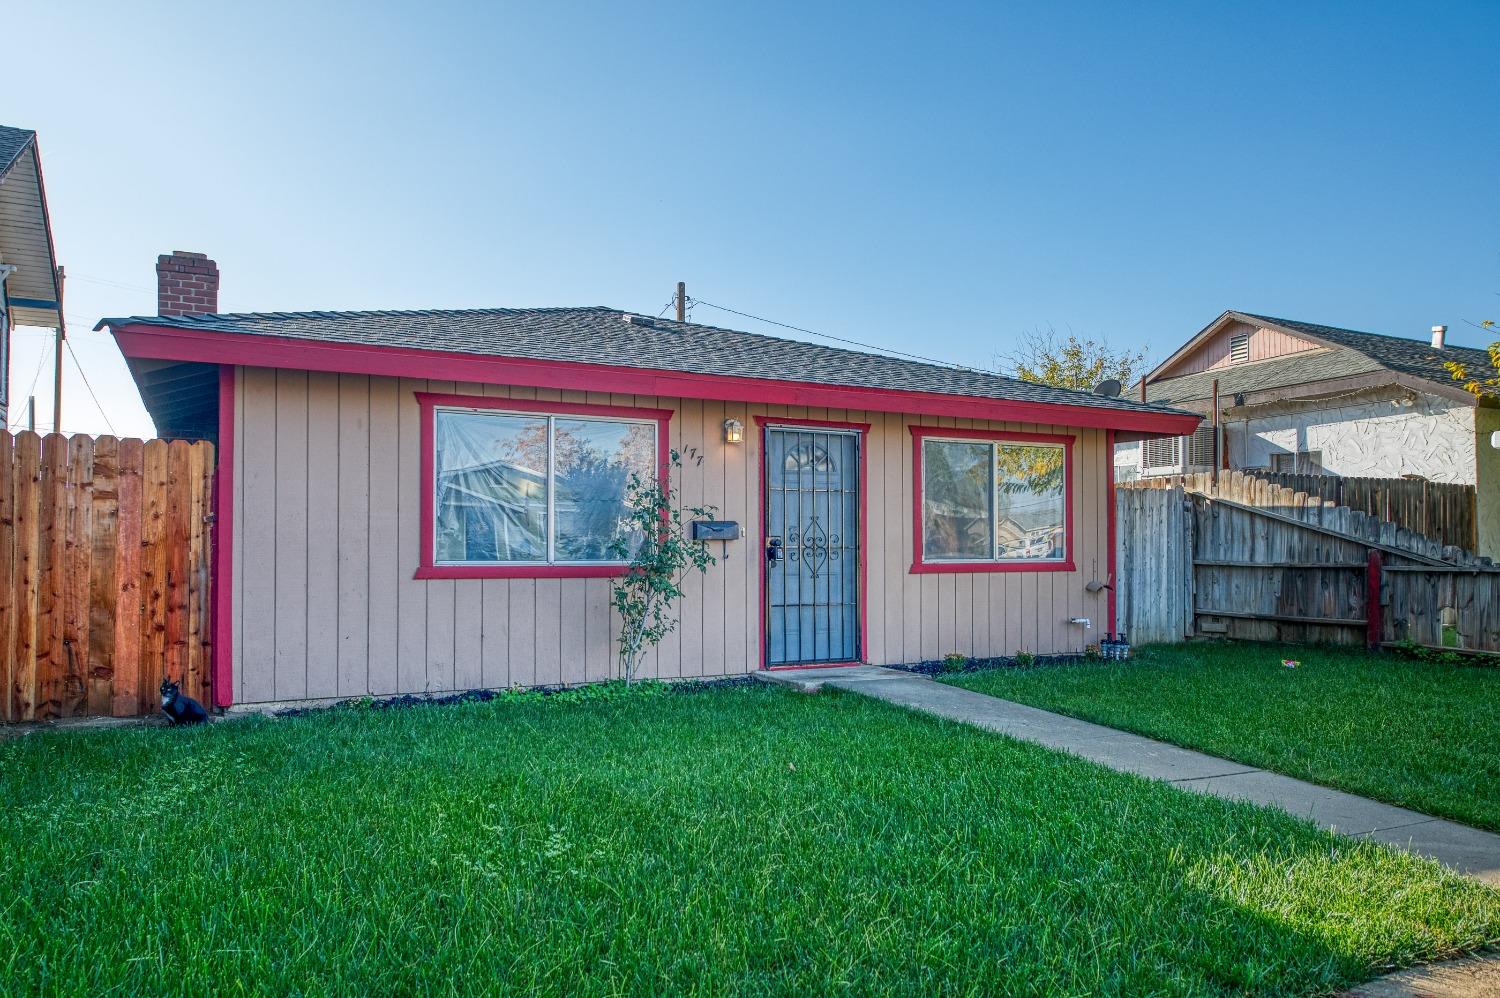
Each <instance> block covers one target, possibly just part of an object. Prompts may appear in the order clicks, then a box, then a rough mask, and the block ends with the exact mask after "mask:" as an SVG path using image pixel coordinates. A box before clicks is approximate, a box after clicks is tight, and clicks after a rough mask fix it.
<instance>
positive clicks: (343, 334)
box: [99, 307, 1196, 433]
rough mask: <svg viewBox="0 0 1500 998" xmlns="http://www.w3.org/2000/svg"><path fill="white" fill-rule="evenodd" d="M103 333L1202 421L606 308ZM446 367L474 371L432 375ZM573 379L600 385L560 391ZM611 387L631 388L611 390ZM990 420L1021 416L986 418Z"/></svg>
mask: <svg viewBox="0 0 1500 998" xmlns="http://www.w3.org/2000/svg"><path fill="white" fill-rule="evenodd" d="M99 325H100V326H101V327H102V326H108V327H110V329H111V330H112V332H113V333H114V334H115V337H116V340H117V341H118V342H120V344H121V348H122V350H123V352H124V353H125V354H126V356H127V357H133V358H160V359H175V360H197V361H205V362H217V363H241V364H246V365H251V366H256V365H260V366H285V367H296V366H300V365H313V364H316V365H317V366H315V367H310V368H309V369H315V370H348V371H364V372H365V373H386V371H387V368H385V367H382V366H381V365H383V364H389V363H392V362H396V361H399V362H400V363H401V365H402V367H401V369H400V373H402V374H405V375H407V376H412V377H442V378H454V379H455V380H481V379H480V378H479V377H477V375H479V374H486V373H488V374H489V375H490V376H492V377H495V378H499V377H504V378H510V379H514V378H528V379H532V380H531V381H530V382H528V381H514V382H512V383H519V384H526V383H534V384H536V385H537V386H538V387H542V386H543V380H544V379H550V381H548V383H547V384H546V386H547V387H580V386H581V387H587V388H592V389H593V390H598V391H610V390H614V391H622V392H623V391H630V390H635V391H637V392H638V393H640V394H647V395H651V394H656V395H663V396H670V395H677V394H682V393H684V392H685V391H691V392H693V393H695V394H694V395H692V396H691V397H698V398H725V399H733V398H736V397H743V398H744V399H745V400H747V401H757V400H759V401H771V400H773V399H772V398H771V396H772V395H777V394H780V395H786V396H788V397H789V398H790V397H791V396H794V395H795V396H797V397H798V398H799V399H801V400H800V401H798V402H796V403H795V404H802V405H821V406H828V407H835V408H871V409H874V408H882V407H883V408H884V409H885V410H886V411H910V412H924V411H932V412H943V413H944V414H948V415H972V416H974V417H975V418H1012V419H1019V420H1030V421H1035V422H1049V421H1051V422H1059V423H1073V424H1075V425H1092V426H1111V427H1120V428H1125V429H1131V430H1136V431H1140V432H1143V433H1152V432H1172V431H1173V429H1174V428H1176V427H1180V426H1181V425H1182V424H1183V423H1184V422H1185V421H1193V420H1195V419H1196V417H1193V416H1190V415H1188V414H1184V413H1181V412H1178V411H1176V410H1173V409H1171V408H1168V407H1164V406H1160V405H1154V404H1143V403H1140V402H1136V401H1133V400H1129V399H1119V398H1105V397H1102V396H1099V395H1093V394H1090V393H1087V392H1073V391H1067V390H1065V389H1061V388H1052V387H1050V386H1047V385H1037V384H1032V383H1029V382H1024V381H1019V380H1017V379H1015V378H1008V377H1005V376H1003V375H999V374H993V373H989V372H985V371H977V370H971V369H968V368H960V367H945V366H942V365H939V364H930V363H922V362H918V361H913V360H906V359H902V358H898V357H890V356H885V355H880V354H872V353H861V352H858V351H854V350H846V349H840V348H837V347H829V346H823V345H821V344H816V343H808V342H804V341H801V340H788V339H780V338H778V337H774V336H764V335H760V334H755V333H746V332H741V331H739V330H733V329H722V328H719V327H716V326H706V325H702V324H700V323H692V322H676V321H672V320H668V319H651V318H647V317H643V316H639V315H633V314H631V313H628V312H622V311H620V310H618V309H611V308H602V307H593V308H497V309H463V310H431V311H416V312H270V313H251V314H201V315H172V316H133V317H129V318H118V319H104V320H102V321H101V322H100V323H99ZM278 357H283V358H285V361H284V362H279V361H278V360H277V358H278ZM236 358H240V359H236ZM448 364H453V365H457V366H458V367H461V368H462V370H461V371H458V370H456V369H455V370H454V371H451V372H450V373H448V374H434V373H432V372H434V371H437V370H439V368H440V367H442V366H443V365H448ZM568 372H575V373H577V374H578V377H579V378H584V379H588V378H591V379H593V380H592V381H587V380H585V381H582V382H581V383H580V384H579V385H573V384H563V383H561V381H560V379H561V378H562V377H563V376H564V375H566V374H568ZM456 373H458V374H463V376H462V377H455V374H456ZM668 375H670V376H668ZM624 378H634V379H637V380H638V381H639V382H640V383H641V384H642V385H643V386H644V387H643V388H638V389H630V388H626V387H622V386H621V385H623V382H622V381H621V379H624ZM610 381H616V382H620V384H617V385H616V386H615V387H613V388H611V387H608V386H607V384H606V383H607V382H610ZM903 406H909V407H910V408H901V407H903ZM924 407H925V408H924ZM991 411H993V412H1001V411H1010V412H1011V413H1012V414H1011V415H1009V416H1005V415H1000V416H994V415H991V416H989V417H986V416H985V413H987V412H991ZM1025 413H1030V414H1031V415H1029V416H1028V415H1025ZM1049 415H1050V416H1053V417H1055V418H1052V419H1049V418H1048V417H1049ZM1188 429H1191V425H1189V426H1188ZM1176 432H1182V430H1181V429H1177V430H1176Z"/></svg>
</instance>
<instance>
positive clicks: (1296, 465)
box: [1271, 450, 1323, 475]
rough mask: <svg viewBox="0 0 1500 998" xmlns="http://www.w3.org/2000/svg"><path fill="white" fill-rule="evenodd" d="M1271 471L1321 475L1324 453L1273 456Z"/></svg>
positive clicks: (1308, 451) (1313, 451)
mask: <svg viewBox="0 0 1500 998" xmlns="http://www.w3.org/2000/svg"><path fill="white" fill-rule="evenodd" d="M1271 470H1272V471H1277V472H1282V473H1284V474H1291V475H1321V474H1322V473H1323V452H1322V451H1320V450H1302V451H1298V452H1297V453H1295V454H1272V455H1271Z"/></svg>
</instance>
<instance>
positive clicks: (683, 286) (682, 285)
mask: <svg viewBox="0 0 1500 998" xmlns="http://www.w3.org/2000/svg"><path fill="white" fill-rule="evenodd" d="M677 321H678V322H686V321H687V282H686V281H678V282H677Z"/></svg>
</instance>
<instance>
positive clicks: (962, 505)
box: [919, 435, 1068, 565]
mask: <svg viewBox="0 0 1500 998" xmlns="http://www.w3.org/2000/svg"><path fill="white" fill-rule="evenodd" d="M920 446H921V448H922V455H921V461H922V476H921V481H920V483H919V486H920V493H921V494H920V497H919V502H920V503H921V519H920V522H921V534H922V536H921V538H920V544H921V548H920V561H921V562H922V563H924V564H927V565H933V564H942V563H954V562H957V563H982V562H990V563H996V564H1003V563H1014V562H1062V561H1065V560H1066V559H1067V551H1068V548H1067V540H1068V538H1067V536H1066V533H1067V500H1068V497H1067V448H1066V446H1065V445H1064V444H1062V443H1051V442H1031V441H1021V440H1005V439H972V438H961V437H955V438H946V437H942V436H936V435H934V436H924V437H922V438H921V439H920Z"/></svg>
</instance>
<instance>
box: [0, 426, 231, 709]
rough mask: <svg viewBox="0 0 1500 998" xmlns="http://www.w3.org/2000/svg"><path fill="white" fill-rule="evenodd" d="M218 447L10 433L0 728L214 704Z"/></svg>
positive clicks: (4, 446)
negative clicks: (178, 704) (163, 694)
mask: <svg viewBox="0 0 1500 998" xmlns="http://www.w3.org/2000/svg"><path fill="white" fill-rule="evenodd" d="M213 476H214V448H213V445H212V444H210V443H208V442H206V441H198V442H194V443H189V442H187V441H184V440H174V441H171V442H170V443H169V442H167V441H165V440H148V441H141V440H136V439H129V438H127V439H123V440H120V439H116V438H114V437H107V436H106V437H98V438H97V439H96V438H92V437H87V436H83V435H74V436H72V437H64V436H62V435H60V434H55V433H53V434H48V435H47V436H45V437H39V436H37V435H36V434H35V433H30V432H25V433H18V434H16V435H14V436H12V435H10V434H8V433H0V720H4V721H29V720H41V719H49V718H58V717H74V716H78V715H83V714H94V715H106V716H110V715H112V716H129V715H132V714H140V713H149V712H151V711H153V710H155V709H157V708H158V706H159V701H158V699H157V686H158V685H159V684H160V682H161V679H162V676H163V675H167V676H170V677H172V678H173V679H177V680H179V681H181V682H182V684H183V690H184V692H186V693H188V694H189V695H190V696H193V697H196V698H197V699H199V700H200V701H203V702H205V703H207V702H208V700H209V697H208V695H207V694H208V688H209V677H210V673H211V669H210V662H211V653H212V645H211V639H212V635H213V629H212V627H211V626H210V613H211V607H212V600H211V594H210V586H211V578H212V572H211V567H212V560H213V551H212V533H213V531H212V529H211V526H210V525H211V523H212V519H213V516H212V511H213Z"/></svg>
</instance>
